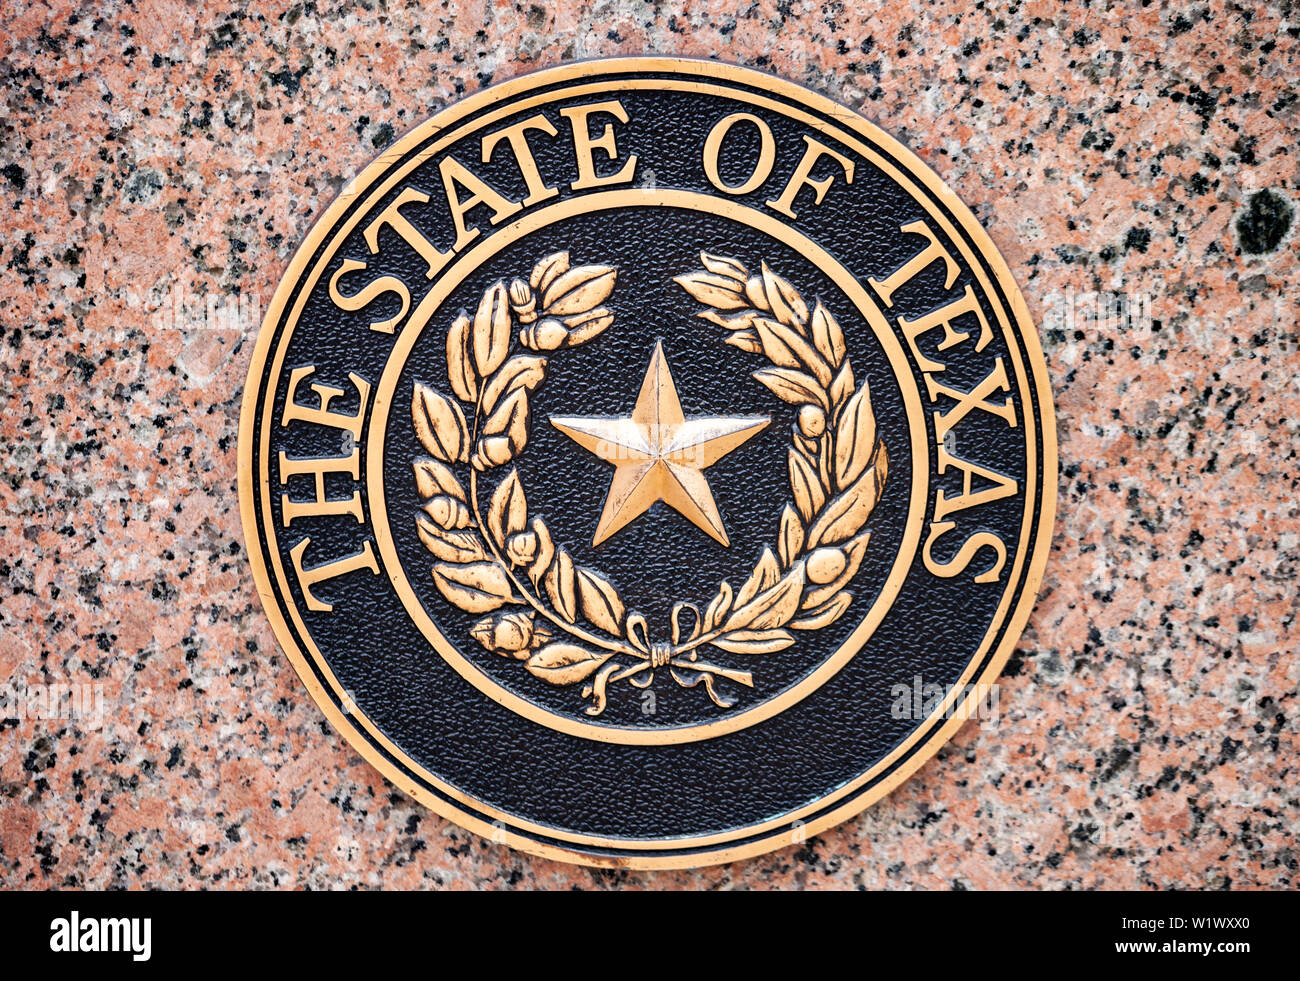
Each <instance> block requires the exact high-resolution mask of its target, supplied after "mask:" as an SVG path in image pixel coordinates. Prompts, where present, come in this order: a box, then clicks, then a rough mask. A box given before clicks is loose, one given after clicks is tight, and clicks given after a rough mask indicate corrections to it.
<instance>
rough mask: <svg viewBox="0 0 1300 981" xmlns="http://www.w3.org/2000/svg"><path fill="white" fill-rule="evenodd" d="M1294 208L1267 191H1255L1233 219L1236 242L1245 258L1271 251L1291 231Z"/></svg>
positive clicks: (1274, 192)
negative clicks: (1244, 207) (1235, 219)
mask: <svg viewBox="0 0 1300 981" xmlns="http://www.w3.org/2000/svg"><path fill="white" fill-rule="evenodd" d="M1294 217H1295V209H1294V208H1292V207H1291V202H1289V201H1288V200H1287V199H1286V198H1284V197H1282V195H1280V194H1278V193H1277V192H1276V191H1270V190H1268V189H1267V188H1266V189H1265V190H1262V191H1256V192H1255V193H1254V194H1252V195H1251V196H1250V202H1249V203H1248V205H1247V206H1246V210H1245V211H1243V212H1242V213H1241V214H1240V215H1238V217H1237V240H1238V241H1239V242H1241V251H1242V252H1245V253H1246V254H1247V255H1259V254H1261V253H1263V252H1272V251H1273V250H1274V249H1276V248H1277V246H1278V243H1279V242H1281V241H1282V238H1283V236H1285V235H1286V233H1287V232H1288V231H1289V230H1290V228H1291V221H1292V219H1293V218H1294Z"/></svg>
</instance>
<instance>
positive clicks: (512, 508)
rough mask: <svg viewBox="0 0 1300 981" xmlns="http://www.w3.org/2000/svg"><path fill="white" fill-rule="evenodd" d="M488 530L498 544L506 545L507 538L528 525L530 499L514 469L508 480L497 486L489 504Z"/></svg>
mask: <svg viewBox="0 0 1300 981" xmlns="http://www.w3.org/2000/svg"><path fill="white" fill-rule="evenodd" d="M487 522H488V530H489V531H491V532H492V537H493V538H494V539H496V541H497V543H498V544H502V545H504V544H505V541H506V539H507V538H509V537H510V536H511V535H516V534H518V533H519V532H521V531H523V530H524V528H525V527H526V526H527V525H528V499H527V498H526V497H524V489H523V486H522V485H521V484H520V483H519V471H518V470H517V469H515V468H514V467H511V468H510V473H509V474H508V475H507V476H506V479H505V480H503V481H501V483H500V484H498V485H497V489H496V491H495V492H494V493H493V494H492V500H491V502H490V503H489V504H488V513H487Z"/></svg>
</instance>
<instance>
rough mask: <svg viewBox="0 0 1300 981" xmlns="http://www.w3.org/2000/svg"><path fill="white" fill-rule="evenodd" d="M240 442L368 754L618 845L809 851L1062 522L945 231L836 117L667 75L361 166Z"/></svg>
mask: <svg viewBox="0 0 1300 981" xmlns="http://www.w3.org/2000/svg"><path fill="white" fill-rule="evenodd" d="M240 460H241V469H240V496H241V502H242V508H243V515H244V523H245V528H246V532H247V536H248V540H249V545H250V554H251V555H252V559H253V566H254V571H255V573H256V576H257V581H258V586H259V592H260V594H261V596H262V598H263V602H264V603H265V604H266V607H267V612H268V614H269V616H270V618H271V620H272V623H273V625H274V627H275V630H276V634H277V636H278V638H279V640H280V642H281V644H282V645H283V646H284V648H285V650H286V652H287V653H288V654H289V655H290V657H291V658H292V660H293V662H294V664H295V666H296V667H297V669H298V671H299V673H300V674H301V675H302V677H303V679H304V681H305V682H306V683H307V685H308V688H309V689H310V691H311V693H312V695H313V697H314V698H315V699H316V701H317V702H318V703H319V704H320V706H321V707H322V709H323V710H324V711H325V713H326V714H327V716H328V717H329V718H330V720H331V721H332V722H333V723H334V724H335V725H336V726H337V727H338V728H339V729H340V730H341V731H342V732H343V733H344V734H345V735H346V736H347V737H348V739H349V740H350V741H351V742H352V743H353V744H354V745H355V746H356V747H357V748H358V749H360V750H361V751H362V753H363V754H364V755H365V756H366V757H367V759H369V760H370V761H371V762H372V763H374V765H376V766H377V767H378V768H379V769H380V770H382V771H383V773H384V774H385V775H386V776H387V777H388V778H389V779H391V780H392V781H393V782H394V783H395V784H396V785H397V786H399V787H401V788H402V789H404V790H406V791H407V792H409V793H412V794H414V795H415V796H416V797H417V798H419V799H420V800H421V801H423V802H425V803H426V804H428V805H429V806H430V807H432V808H433V809H434V810H436V811H437V812H438V813H440V814H442V815H444V816H447V817H449V818H451V819H452V820H455V821H457V822H459V823H461V824H463V825H465V826H466V827H469V828H471V829H473V830H476V831H478V832H480V833H483V834H486V835H489V836H491V837H493V839H494V840H499V841H505V842H507V843H509V844H511V845H513V846H515V847H518V848H522V849H524V850H526V851H530V852H534V853H537V854H543V855H547V856H550V857H556V858H562V859H567V860H571V861H581V862H587V863H591V864H601V865H622V866H630V867H644V868H651V867H654V868H663V867H681V866H688V865H699V864H705V863H710V862H718V861H727V860H731V859H734V858H739V857H744V856H746V855H752V854H757V853H759V852H762V851H765V850H769V849H772V848H777V847H781V846H782V845H785V844H788V843H791V842H792V841H798V840H802V839H803V838H804V837H806V836H807V835H808V834H812V833H816V832H817V831H819V830H821V829H823V828H826V827H829V826H831V825H832V824H834V823H836V822H837V821H839V820H842V819H843V818H844V817H846V816H848V815H851V814H853V813H856V812H857V811H859V810H861V809H862V808H863V807H866V806H867V805H868V804H870V803H871V802H872V801H874V800H876V799H877V798H879V797H880V796H882V795H883V794H884V793H886V792H888V790H889V789H891V788H892V787H893V786H896V785H897V784H898V783H899V782H900V781H901V780H902V779H904V778H905V777H906V776H907V775H908V774H909V773H910V772H911V771H913V770H914V769H916V767H918V766H919V765H920V764H921V763H922V762H923V761H924V760H925V759H926V758H927V757H928V756H930V755H931V754H932V753H933V752H934V751H935V750H936V749H937V748H938V747H939V745H941V744H942V742H943V741H944V740H946V739H947V738H948V737H949V736H950V735H951V734H952V732H954V731H955V730H956V728H957V727H958V726H959V725H960V724H961V722H962V721H963V720H964V719H965V718H967V717H969V715H970V714H975V713H979V712H982V711H988V710H989V709H990V708H991V707H992V708H996V704H997V700H996V688H995V687H990V686H991V685H992V683H993V682H994V681H995V679H996V676H997V672H998V671H999V670H1000V668H1001V666H1002V664H1003V663H1004V662H1005V660H1006V658H1007V656H1008V655H1009V653H1010V651H1011V650H1012V648H1013V647H1014V644H1015V642H1016V639H1017V637H1018V634H1019V632H1020V630H1021V629H1022V628H1023V626H1024V623H1025V620H1026V619H1027V617H1028V614H1029V611H1030V608H1031V607H1032V604H1033V599H1034V593H1035V590H1036V589H1037V586H1038V583H1039V581H1040V579H1041V576H1042V571H1043V565H1044V563H1045V560H1046V553H1047V547H1048V544H1049V541H1050V534H1051V519H1052V512H1053V509H1054V506H1055V481H1056V448H1055V433H1054V429H1053V419H1052V409H1051V401H1050V389H1049V387H1048V383H1047V380H1046V371H1045V366H1044V362H1043V357H1042V354H1041V350H1040V348H1039V345H1038V341H1037V337H1036V335H1035V333H1034V330H1033V327H1032V325H1031V324H1030V322H1029V320H1028V316H1027V313H1026V311H1025V307H1024V303H1023V300H1022V299H1021V297H1020V295H1019V293H1018V291H1017V289H1016V287H1015V284H1014V283H1013V282H1012V280H1011V278H1010V275H1009V273H1008V271H1007V269H1006V267H1005V264H1004V263H1003V261H1002V260H1001V258H1000V257H999V256H998V254H997V252H996V250H995V249H994V248H993V246H992V244H991V243H990V242H989V240H988V238H987V236H986V235H985V234H984V233H983V232H982V230H981V229H980V228H979V226H978V225H977V223H976V222H975V220H974V218H973V217H972V216H971V215H970V213H969V212H968V211H967V210H966V209H965V208H964V207H962V206H961V205H960V204H959V203H958V202H957V201H956V199H955V198H954V197H953V195H952V194H951V192H949V191H947V190H946V189H945V188H944V187H943V185H942V183H941V182H940V181H939V180H938V178H937V177H936V176H935V175H934V174H933V173H932V172H931V171H929V170H928V169H927V168H926V167H925V166H924V165H923V164H922V163H920V161H918V160H917V159H916V158H915V157H913V156H912V155H911V154H910V153H908V152H907V151H906V150H905V149H903V148H902V147H901V146H899V145H898V144H897V143H896V142H894V141H893V140H892V139H890V138H889V137H888V136H886V135H885V134H884V133H882V132H881V131H879V130H878V129H876V128H875V127H873V126H871V125H870V124H868V123H866V122H865V121H863V120H862V119H860V118H859V117H857V116H855V115H854V114H852V113H850V112H849V111H847V110H845V109H843V108H840V107H838V106H836V105H834V104H832V103H830V102H827V101H826V100H825V99H823V98H821V97H819V96H817V95H815V94H812V93H810V92H808V91H806V90H804V89H802V88H799V87H796V86H794V85H791V84H789V83H785V82H781V81H778V80H776V79H773V78H771V77H769V76H766V75H763V74H760V73H757V72H753V71H750V70H747V69H741V68H737V67H733V66H728V65H721V64H718V63H713V62H698V61H689V60H678V59H659V58H655V59H649V58H647V59H615V60H610V61H600V62H588V63H583V64H577V65H572V66H568V67H564V68H560V69H555V70H551V71H545V72H540V73H537V74H535V75H530V76H526V77H524V78H521V79H517V80H515V81H513V82H509V83H506V84H503V85H499V86H496V87H494V88H492V89H490V90H488V91H485V92H483V93H480V94H479V95H477V96H475V97H473V98H471V99H468V100H466V101H465V102H464V103H461V104H459V105H457V106H454V107H452V108H450V109H448V110H445V111H444V112H442V113H440V114H439V115H438V116H436V117H434V118H433V119H431V120H430V121H429V122H427V123H425V124H424V125H422V126H420V127H418V128H417V129H415V130H413V131H412V132H411V133H409V134H408V135H407V136H405V137H404V138H403V139H402V140H401V141H399V142H398V143H397V144H396V145H395V146H394V147H393V148H391V149H390V150H389V151H387V152H386V153H385V154H384V155H383V156H382V157H381V158H380V159H378V160H376V161H375V162H374V163H373V164H371V165H370V166H369V167H368V168H367V169H366V170H365V171H364V172H363V173H361V174H360V175H359V176H358V177H357V178H356V179H355V180H353V181H352V182H351V183H350V184H349V185H348V186H347V188H346V189H345V191H344V193H343V194H342V195H340V197H339V199H338V200H337V201H336V202H335V203H334V204H333V205H332V206H331V207H330V209H329V210H328V212H327V213H326V214H325V216H324V217H323V218H322V219H321V220H320V221H319V222H318V223H317V225H316V226H315V227H314V228H313V229H312V231H311V233H310V234H309V235H308V237H307V240H306V241H305V242H304V243H303V245H302V246H301V247H300V249H299V251H298V253H297V255H296V256H295V258H294V260H293V262H292V264H291V265H290V268H289V270H288V271H287V273H286V274H285V277H284V280H283V282H282V283H281V285H280V288H279V290H278V292H277V293H276V296H275V299H274V301H273V303H272V304H271V308H270V311H269V313H268V315H267V318H266V322H265V324H264V326H263V329H262V333H261V335H260V337H259V339H258V344H257V349H256V352H255V354H254V357H253V364H252V367H251V370H250V373H249V381H248V388H247V391H246V393H245V401H244V410H243V416H242V420H241V434H240Z"/></svg>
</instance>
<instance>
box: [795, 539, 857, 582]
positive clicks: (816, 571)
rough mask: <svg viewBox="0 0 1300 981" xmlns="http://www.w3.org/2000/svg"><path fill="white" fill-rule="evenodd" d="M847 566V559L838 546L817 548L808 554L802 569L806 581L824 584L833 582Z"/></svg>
mask: <svg viewBox="0 0 1300 981" xmlns="http://www.w3.org/2000/svg"><path fill="white" fill-rule="evenodd" d="M847 567H848V559H846V558H845V557H844V553H843V552H842V551H840V549H838V548H819V549H817V550H816V551H814V552H813V553H812V555H810V556H808V561H807V563H806V564H805V566H804V570H805V572H806V573H807V575H808V581H809V582H811V583H816V584H817V585H818V586H824V585H826V583H828V582H834V581H835V579H836V577H837V576H839V574H840V573H841V572H843V571H844V570H845V568H847Z"/></svg>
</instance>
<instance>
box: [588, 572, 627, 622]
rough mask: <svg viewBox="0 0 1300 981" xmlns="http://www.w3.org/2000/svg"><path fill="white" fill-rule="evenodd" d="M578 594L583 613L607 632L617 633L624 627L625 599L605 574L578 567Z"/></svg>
mask: <svg viewBox="0 0 1300 981" xmlns="http://www.w3.org/2000/svg"><path fill="white" fill-rule="evenodd" d="M577 572H578V595H579V597H580V598H581V599H582V615H583V616H585V617H586V618H587V619H588V620H590V621H591V622H592V623H594V624H595V625H596V626H597V627H599V628H600V629H601V630H604V631H605V632H606V633H611V634H615V635H617V634H618V633H619V631H620V630H621V629H622V623H623V613H624V610H623V601H622V600H621V599H619V595H618V592H617V591H616V590H615V589H614V587H613V585H611V584H610V582H609V580H607V579H606V578H605V577H604V576H602V575H600V573H598V572H593V571H592V570H590V569H578V570H577Z"/></svg>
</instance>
